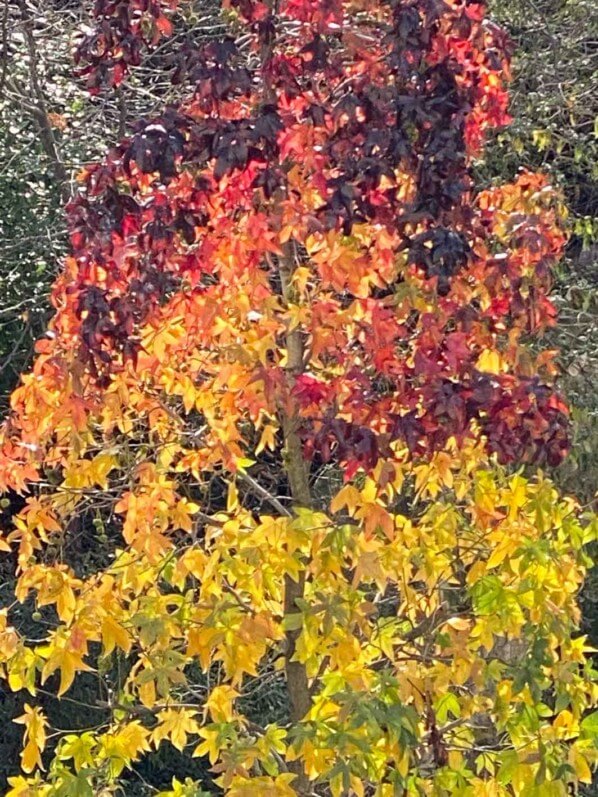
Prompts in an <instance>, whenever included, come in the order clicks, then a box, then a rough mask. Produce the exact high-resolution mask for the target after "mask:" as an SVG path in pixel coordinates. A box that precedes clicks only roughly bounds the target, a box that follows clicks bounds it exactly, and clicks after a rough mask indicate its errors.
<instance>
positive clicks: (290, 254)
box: [279, 243, 312, 794]
mask: <svg viewBox="0 0 598 797" xmlns="http://www.w3.org/2000/svg"><path fill="white" fill-rule="evenodd" d="M294 255H295V253H294V246H293V244H292V243H291V244H289V245H287V248H286V252H285V255H284V257H282V258H281V259H280V264H279V273H280V279H281V285H282V293H283V296H284V298H285V299H286V300H287V302H288V301H289V300H290V299H291V292H292V277H293V271H294V270H295V256H294ZM286 347H287V365H286V379H287V385H288V387H289V389H292V387H293V384H294V382H295V379H296V378H297V376H299V374H301V372H302V371H303V368H304V363H303V357H304V345H303V334H302V332H301V330H300V329H299V328H296V329H294V330H292V331H290V332H288V334H287V338H286ZM282 432H283V436H284V462H285V469H286V473H287V478H288V480H289V486H290V490H291V496H292V499H293V506H294V507H310V506H311V505H312V497H311V491H310V487H309V468H308V464H307V462H306V461H305V458H304V457H303V449H302V445H301V439H300V437H299V419H298V417H297V415H296V414H294V413H293V414H289V413H288V412H283V413H282ZM284 587H285V596H284V613H285V616H286V617H288V616H289V615H291V614H296V613H297V612H298V611H299V609H298V606H297V601H298V600H300V599H301V598H303V596H304V593H305V573H304V572H302V573H301V575H300V577H299V579H298V581H294V580H293V579H292V578H291V577H290V576H286V578H285V585H284ZM300 634H301V629H300V628H299V629H293V630H289V631H287V634H286V653H285V659H286V664H285V671H286V680H287V688H288V691H289V700H290V714H291V724H292V725H296V724H297V723H299V722H301V720H302V719H303V718H304V717H305V715H306V714H307V712H308V711H309V709H310V707H311V697H310V690H309V682H308V679H307V672H306V669H305V665H304V664H302V663H301V662H299V661H293V656H294V653H295V649H296V645H297V640H298V638H299V635H300ZM295 763H298V762H295ZM294 771H295V773H296V774H297V779H296V781H295V782H294V784H293V785H294V787H295V788H296V790H297V791H298V793H299V794H308V793H309V781H308V779H307V778H306V777H305V775H304V774H303V770H302V768H301V765H300V764H298V766H297V767H296V768H295V769H294Z"/></svg>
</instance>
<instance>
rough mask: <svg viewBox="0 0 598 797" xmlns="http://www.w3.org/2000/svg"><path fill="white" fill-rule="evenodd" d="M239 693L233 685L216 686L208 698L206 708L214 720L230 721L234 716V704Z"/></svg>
mask: <svg viewBox="0 0 598 797" xmlns="http://www.w3.org/2000/svg"><path fill="white" fill-rule="evenodd" d="M237 697H239V693H238V692H237V690H236V689H233V688H232V687H231V686H227V685H225V684H224V685H222V686H215V687H214V689H212V691H211V692H210V694H209V696H208V699H207V700H206V704H205V705H206V709H207V711H209V713H210V716H211V717H212V720H213V721H214V722H230V721H231V720H232V718H233V704H234V701H235V700H236V698H237Z"/></svg>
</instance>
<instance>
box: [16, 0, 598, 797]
mask: <svg viewBox="0 0 598 797" xmlns="http://www.w3.org/2000/svg"><path fill="white" fill-rule="evenodd" d="M175 5H176V4H175V3H174V2H172V1H169V2H166V1H165V0H151V1H148V0H134V1H133V2H97V3H96V6H95V16H96V23H95V27H93V28H92V29H89V30H88V32H87V35H86V36H85V37H84V38H83V39H82V41H81V42H80V44H79V47H78V51H77V61H78V69H79V70H80V74H81V75H83V76H84V78H85V80H86V82H87V84H88V88H89V89H90V90H91V91H92V92H93V93H99V94H101V92H102V91H105V90H109V89H114V88H118V87H119V86H120V85H121V83H122V81H123V79H124V78H125V76H126V75H127V74H128V72H129V70H130V69H132V68H134V67H135V66H136V65H137V64H138V63H139V60H140V58H141V52H142V51H143V50H144V49H147V50H148V51H151V50H152V48H158V49H159V47H160V46H161V43H164V42H166V41H169V39H170V37H171V35H172V33H173V27H172V19H173V13H174V10H175ZM225 21H226V23H227V25H228V34H227V35H226V36H222V37H219V38H218V39H216V40H214V41H212V42H210V43H208V44H207V45H206V46H205V47H203V48H201V49H200V48H197V47H194V46H189V45H188V44H187V45H186V44H185V43H184V42H183V44H182V46H181V47H178V48H174V49H173V52H172V54H171V55H170V56H169V59H170V60H169V65H170V71H169V73H168V74H169V79H170V80H172V81H174V82H175V84H176V85H179V86H182V88H181V90H180V91H178V92H177V93H176V101H175V102H172V103H171V104H169V105H168V106H167V107H165V108H164V109H163V110H162V111H161V112H160V113H159V114H158V115H154V116H152V117H151V118H149V119H146V120H141V121H139V122H138V123H137V125H136V130H135V132H134V133H133V135H131V136H130V137H128V138H125V139H123V140H122V142H121V143H120V144H119V145H118V146H116V147H114V148H113V149H112V150H111V151H110V152H109V154H108V155H107V157H106V158H105V159H104V160H102V161H98V162H96V163H94V164H92V165H90V166H88V167H86V169H85V170H84V171H83V173H82V174H81V175H80V177H79V188H78V190H77V192H76V194H75V196H74V198H73V199H72V201H71V202H70V204H69V206H68V208H67V212H68V220H69V234H70V254H69V256H67V257H66V259H65V262H64V267H63V270H62V272H61V274H60V276H59V278H58V279H57V281H56V283H55V285H54V287H53V291H52V304H53V307H54V310H55V315H54V318H53V320H52V321H51V323H50V325H49V329H48V332H47V334H46V336H45V337H44V338H43V339H42V340H40V341H39V342H38V343H37V344H36V356H35V361H34V364H33V367H32V370H31V372H30V373H28V374H26V375H24V376H23V378H22V381H21V384H20V385H19V386H18V387H17V388H16V389H15V390H14V392H13V393H12V396H11V401H10V404H11V411H10V414H9V416H8V418H7V421H6V423H5V425H4V427H3V431H2V438H1V448H0V484H1V485H2V487H3V488H4V490H5V491H6V493H7V495H9V498H8V499H7V500H8V504H9V505H10V509H11V510H12V509H14V510H15V512H14V518H13V520H12V524H11V527H10V528H9V529H7V531H6V532H5V534H4V535H3V537H2V540H1V542H0V545H1V546H2V550H3V551H5V555H6V557H7V558H9V559H10V561H11V562H13V563H14V569H15V576H16V580H15V585H14V598H15V603H14V604H13V605H11V606H10V607H9V608H7V609H6V610H5V611H4V612H3V613H2V614H1V615H0V622H1V623H2V627H1V629H0V631H1V634H0V662H1V665H2V668H3V671H2V672H3V674H4V676H5V678H6V682H7V684H8V686H9V688H10V689H11V690H12V691H13V692H17V693H22V694H23V696H24V706H23V709H22V715H21V716H19V717H17V720H16V721H17V722H18V723H20V724H21V725H23V726H24V739H23V749H22V753H21V772H20V773H16V772H15V774H14V776H13V777H11V778H10V779H9V783H10V790H9V792H8V794H9V795H10V796H11V797H18V795H22V797H24V795H45V796H46V797H59V795H65V796H66V795H94V794H99V793H102V794H112V793H114V794H116V793H118V790H119V789H122V788H125V790H126V789H127V788H128V786H127V785H126V784H127V783H128V781H127V779H128V778H130V777H132V775H131V774H130V772H135V771H137V772H139V766H140V762H141V761H142V759H144V758H148V757H150V756H151V755H152V754H153V751H155V750H157V749H159V748H162V747H163V746H165V745H170V746H171V747H172V748H174V749H175V750H176V751H178V753H180V762H181V766H180V769H177V770H176V771H173V772H172V775H173V782H172V785H171V787H168V788H167V789H166V790H165V791H164V790H163V791H162V792H161V794H162V795H164V797H167V795H168V797H175V796H176V795H178V796H179V797H183V796H184V795H188V797H192V795H200V794H204V793H208V794H216V793H222V792H224V793H225V794H228V795H231V797H242V796H243V795H256V797H260V795H263V797H266V796H268V797H270V796H272V797H274V795H276V796H278V795H281V797H283V796H284V795H294V794H298V795H308V794H316V795H328V794H331V795H333V797H337V796H338V797H340V795H353V794H354V795H357V797H364V796H365V795H374V794H375V795H379V797H390V795H420V794H421V795H423V794H438V795H473V794H474V793H475V794H479V795H488V797H491V796H492V797H494V796H499V795H526V797H528V796H529V797H534V795H538V797H544V795H547V796H548V797H550V795H565V794H567V793H569V792H570V789H571V788H576V787H577V785H578V784H579V783H582V784H583V783H589V782H590V781H591V768H592V767H593V765H594V763H595V761H596V738H597V733H598V719H597V718H596V717H597V716H598V715H596V714H595V713H594V712H593V711H592V709H593V707H594V706H595V702H596V697H597V688H596V683H595V680H594V672H593V670H592V666H591V660H590V659H589V658H588V654H589V652H590V647H589V645H588V644H587V642H586V640H585V637H584V636H582V635H580V634H579V623H580V613H579V608H578V605H577V599H578V594H579V590H580V587H581V585H582V582H583V579H584V574H585V570H586V568H587V566H588V564H589V559H588V556H587V553H586V551H585V547H586V546H587V544H588V543H590V542H592V541H593V540H594V539H595V537H596V531H597V528H596V523H595V521H594V520H593V519H592V518H591V517H589V516H585V515H584V514H583V512H582V511H581V509H580V507H579V506H578V504H577V503H576V502H575V501H574V500H573V499H571V498H568V497H562V496H560V495H559V493H558V491H557V489H556V488H555V486H554V484H553V483H552V482H551V481H550V479H549V478H548V477H547V476H546V474H545V473H544V472H543V471H542V470H538V469H539V468H546V467H549V468H552V467H556V466H557V465H558V464H559V463H560V462H561V461H562V460H563V458H564V456H565V455H566V453H567V450H568V447H569V439H570V431H569V425H570V424H569V420H568V410H567V406H566V404H565V402H564V401H563V399H562V398H561V396H560V395H559V393H558V391H557V390H556V388H555V385H554V379H555V376H556V372H557V369H556V366H555V352H554V351H551V350H541V349H540V348H539V345H538V343H537V342H536V343H532V341H533V340H534V339H536V340H537V338H538V335H539V333H542V332H544V331H545V330H547V329H548V328H550V327H551V326H553V325H554V320H555V307H554V305H553V303H552V301H551V299H550V298H549V290H550V287H551V271H552V270H553V269H554V267H555V265H556V263H557V262H558V260H559V258H560V257H561V255H562V252H563V248H564V246H565V242H566V230H565V221H564V218H565V213H564V208H563V203H562V200H561V197H560V195H559V194H558V193H557V192H555V191H554V190H552V189H551V188H550V186H549V184H548V182H547V180H546V178H544V177H542V176H541V175H538V174H535V173H532V172H528V171H521V172H520V173H519V174H517V176H516V177H515V178H514V179H513V180H512V181H511V182H509V183H505V184H500V185H499V184H497V185H492V186H489V187H486V188H485V189H483V190H478V189H477V188H476V185H475V181H474V177H473V174H474V169H473V167H474V163H477V162H478V161H479V160H480V159H481V158H482V156H483V147H484V144H485V141H486V139H487V137H488V135H489V134H490V133H492V131H493V130H498V129H502V128H503V127H504V126H505V125H506V124H508V122H509V121H510V119H509V115H508V110H507V105H508V95H507V82H508V79H509V45H508V41H507V38H506V37H505V35H504V33H503V32H502V30H501V29H500V28H498V27H497V26H495V25H494V24H492V23H490V22H488V21H487V19H486V18H485V9H484V6H483V4H480V3H470V2H461V0H451V2H438V0H399V1H398V2H382V0H381V1H380V2H371V1H370V2H363V3H360V2H341V0H327V2H324V3H322V2H310V1H309V0H280V1H279V2H277V3H268V2H258V1H257V0H240V1H239V2H232V3H231V4H230V6H229V7H228V9H227V10H226V12H225ZM524 466H525V468H524ZM83 553H84V555H82V554H83ZM27 601H33V602H34V605H35V610H34V612H33V615H32V619H33V620H34V621H35V623H36V624H37V629H38V630H37V631H36V633H35V634H34V635H29V634H26V633H22V632H21V631H20V629H19V627H18V622H15V618H16V619H17V620H18V611H19V606H20V605H24V604H26V603H27ZM75 682H83V683H86V684H87V687H86V695H87V697H86V699H85V700H86V703H85V704H86V705H87V707H88V709H89V711H90V715H89V719H90V721H91V727H90V723H89V722H88V723H87V724H86V726H85V727H80V728H77V729H72V728H71V729H65V728H63V727H61V726H60V725H54V724H53V722H52V717H51V711H50V709H49V708H48V707H47V706H46V703H45V702H44V696H48V695H50V696H51V695H52V694H56V696H57V697H58V698H59V699H60V700H62V701H65V700H68V699H69V692H70V690H71V687H72V686H73V684H74V683H75ZM272 685H276V686H277V689H278V691H277V694H278V695H280V696H281V699H280V705H275V706H269V707H268V709H267V710H265V709H264V699H265V698H264V693H265V692H266V691H267V690H268V689H269V688H270V687H271V686H272ZM256 696H257V699H256ZM194 758H196V759H198V761H199V763H198V766H195V765H194V762H193V759H194ZM181 772H182V773H183V775H182V776H181ZM123 784H125V785H124V786H123Z"/></svg>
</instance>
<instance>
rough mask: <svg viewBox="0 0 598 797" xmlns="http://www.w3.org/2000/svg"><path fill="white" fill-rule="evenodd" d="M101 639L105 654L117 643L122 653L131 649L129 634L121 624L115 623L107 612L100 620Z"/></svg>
mask: <svg viewBox="0 0 598 797" xmlns="http://www.w3.org/2000/svg"><path fill="white" fill-rule="evenodd" d="M102 640H103V642H104V652H105V653H106V655H108V654H110V653H112V651H113V650H114V648H115V646H117V645H118V647H119V648H120V649H121V650H122V651H123V652H124V653H129V651H130V650H131V639H130V637H129V634H128V633H127V631H126V630H125V629H124V628H123V627H122V625H121V624H120V623H117V622H116V620H115V619H114V618H113V617H111V616H110V615H109V614H108V615H106V617H104V619H103V621H102Z"/></svg>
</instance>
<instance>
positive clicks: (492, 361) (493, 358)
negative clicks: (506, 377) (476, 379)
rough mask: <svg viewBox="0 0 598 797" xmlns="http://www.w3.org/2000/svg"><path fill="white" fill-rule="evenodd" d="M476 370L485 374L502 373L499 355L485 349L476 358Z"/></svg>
mask: <svg viewBox="0 0 598 797" xmlns="http://www.w3.org/2000/svg"><path fill="white" fill-rule="evenodd" d="M476 368H477V369H478V371H483V372H484V373H486V374H500V373H501V371H502V359H501V356H500V354H499V353H498V352H497V351H494V350H493V349H486V350H485V351H483V352H482V353H481V354H480V356H479V357H478V361H477V363H476Z"/></svg>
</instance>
